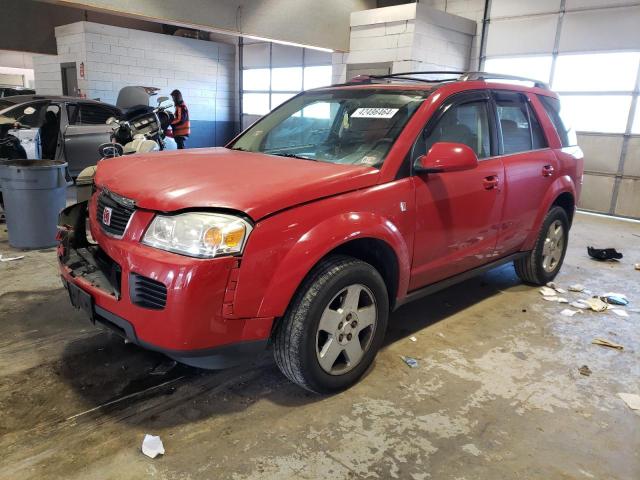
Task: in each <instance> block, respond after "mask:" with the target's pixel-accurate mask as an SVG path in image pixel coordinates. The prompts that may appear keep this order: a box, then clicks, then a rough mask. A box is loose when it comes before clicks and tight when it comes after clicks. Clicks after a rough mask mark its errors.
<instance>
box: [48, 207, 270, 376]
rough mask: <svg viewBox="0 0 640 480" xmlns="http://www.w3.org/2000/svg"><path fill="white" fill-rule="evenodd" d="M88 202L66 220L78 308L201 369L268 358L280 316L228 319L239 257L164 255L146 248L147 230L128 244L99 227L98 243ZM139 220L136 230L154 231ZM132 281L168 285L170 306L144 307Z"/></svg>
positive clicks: (67, 278)
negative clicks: (228, 296)
mask: <svg viewBox="0 0 640 480" xmlns="http://www.w3.org/2000/svg"><path fill="white" fill-rule="evenodd" d="M88 209H89V210H90V215H93V217H94V218H95V209H94V208H92V207H88V202H82V203H78V204H75V205H72V206H70V207H68V208H66V209H65V210H63V211H62V213H61V214H60V219H59V226H58V241H59V243H58V261H59V265H60V272H61V275H62V279H63V284H64V285H65V287H66V288H67V291H68V292H69V297H70V299H71V302H72V304H73V305H74V306H76V307H77V308H81V309H82V310H84V311H85V312H86V313H87V315H88V316H89V318H90V319H91V320H92V321H93V322H98V323H101V324H103V325H105V326H106V327H108V328H110V329H111V330H113V331H114V332H116V333H117V334H119V335H120V336H122V337H124V338H126V339H127V340H128V341H130V342H132V343H135V344H138V345H140V346H142V347H144V348H147V349H150V350H155V351H159V352H162V353H164V354H166V355H168V356H169V357H171V358H174V359H175V360H177V361H179V362H181V363H185V364H188V365H192V366H197V367H202V368H225V367H228V366H232V365H235V364H238V363H241V362H243V361H246V360H249V359H251V358H254V357H255V356H257V355H259V354H260V352H262V351H263V350H264V349H265V347H266V345H267V343H268V338H269V334H270V331H271V325H272V323H273V318H246V319H228V318H225V317H224V316H223V314H222V308H223V299H224V297H225V292H226V290H227V284H228V282H229V275H230V272H231V271H232V269H234V268H237V263H238V259H237V258H234V257H224V258H217V259H207V260H203V259H197V258H191V257H186V256H182V255H177V254H174V253H169V252H164V251H162V250H158V249H154V248H151V247H148V246H145V245H142V244H141V243H140V242H139V238H140V237H141V235H142V233H143V231H139V232H135V231H134V232H132V233H129V232H127V234H126V235H125V236H124V237H123V238H122V239H116V238H113V237H109V236H107V235H106V234H104V232H102V231H101V230H100V228H95V229H93V230H92V231H93V237H94V238H95V239H96V241H97V243H90V242H89V241H88V240H87V235H86V218H87V210H88ZM138 213H140V216H141V217H144V216H145V214H147V218H146V223H145V221H142V223H141V222H137V225H138V226H137V227H136V222H132V224H131V225H130V226H131V227H132V228H133V230H135V229H136V228H140V226H141V225H142V224H144V227H142V228H146V226H147V225H148V222H149V221H150V220H151V217H152V215H150V214H149V212H143V211H141V212H136V213H134V216H135V215H137V214H138ZM132 275H136V276H142V277H145V278H147V279H150V280H152V281H154V282H158V283H160V284H163V285H164V286H165V287H166V304H165V305H164V307H163V308H160V309H158V308H155V309H152V308H148V307H144V306H140V305H137V304H136V303H135V302H134V300H132V297H135V295H132V290H131V288H134V287H133V282H130V280H131V278H132Z"/></svg>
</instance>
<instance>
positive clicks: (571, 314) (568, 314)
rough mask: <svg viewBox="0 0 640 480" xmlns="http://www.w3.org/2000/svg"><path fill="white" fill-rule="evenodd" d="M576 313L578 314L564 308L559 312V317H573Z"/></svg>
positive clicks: (576, 311)
mask: <svg viewBox="0 0 640 480" xmlns="http://www.w3.org/2000/svg"><path fill="white" fill-rule="evenodd" d="M576 313H579V310H571V309H570V308H565V309H564V310H562V311H561V312H560V315H563V316H565V317H573V316H574V315H575V314H576Z"/></svg>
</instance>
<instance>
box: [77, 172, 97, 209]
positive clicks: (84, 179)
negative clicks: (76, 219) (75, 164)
mask: <svg viewBox="0 0 640 480" xmlns="http://www.w3.org/2000/svg"><path fill="white" fill-rule="evenodd" d="M97 168H98V166H97V165H92V166H91V167H87V168H85V169H84V170H82V171H81V172H80V173H79V174H78V176H77V178H76V200H77V201H78V203H80V202H84V201H86V200H89V199H90V198H91V190H92V189H93V177H95V176H96V169H97Z"/></svg>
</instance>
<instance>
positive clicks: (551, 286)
mask: <svg viewBox="0 0 640 480" xmlns="http://www.w3.org/2000/svg"><path fill="white" fill-rule="evenodd" d="M547 287H549V288H552V289H553V290H555V291H556V293H567V291H566V290H565V289H564V288H560V287H559V286H558V285H556V284H555V282H549V283H547Z"/></svg>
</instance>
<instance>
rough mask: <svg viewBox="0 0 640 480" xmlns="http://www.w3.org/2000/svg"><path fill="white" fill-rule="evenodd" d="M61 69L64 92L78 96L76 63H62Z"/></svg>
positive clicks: (67, 94) (70, 95)
mask: <svg viewBox="0 0 640 480" xmlns="http://www.w3.org/2000/svg"><path fill="white" fill-rule="evenodd" d="M60 70H61V73H62V94H63V95H66V96H69V97H76V96H77V95H78V76H77V71H76V63H75V62H69V63H61V64H60Z"/></svg>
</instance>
